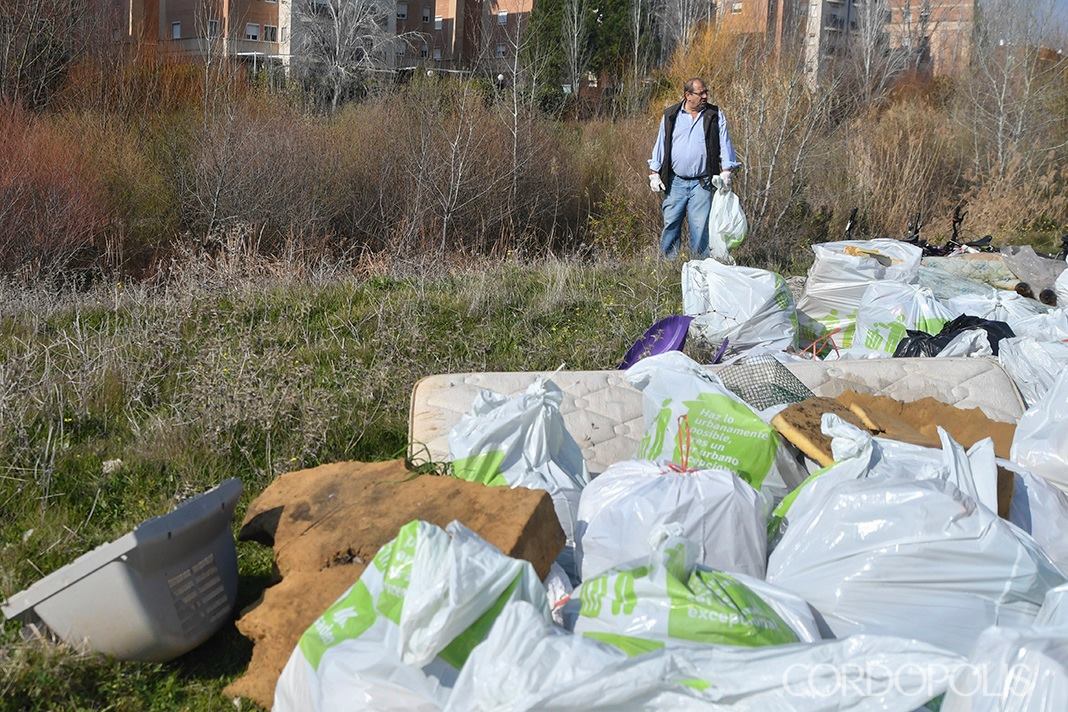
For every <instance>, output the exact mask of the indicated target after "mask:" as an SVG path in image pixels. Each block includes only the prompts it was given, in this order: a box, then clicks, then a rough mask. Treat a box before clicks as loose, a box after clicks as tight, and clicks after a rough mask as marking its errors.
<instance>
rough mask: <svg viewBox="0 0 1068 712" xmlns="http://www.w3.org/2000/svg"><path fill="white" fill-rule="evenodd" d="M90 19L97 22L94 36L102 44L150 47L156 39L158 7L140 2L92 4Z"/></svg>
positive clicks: (118, 0) (101, 1) (122, 0)
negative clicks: (96, 19) (95, 18)
mask: <svg viewBox="0 0 1068 712" xmlns="http://www.w3.org/2000/svg"><path fill="white" fill-rule="evenodd" d="M89 8H90V11H91V12H92V13H93V15H94V16H95V17H97V18H99V19H100V23H99V24H98V27H97V30H98V31H99V33H98V34H97V35H96V37H98V38H99V39H100V40H101V41H103V42H120V43H123V44H142V45H154V44H156V41H157V39H158V32H157V27H158V25H159V6H158V4H157V3H155V2H142V1H141V0H92V2H91V4H90V5H89Z"/></svg>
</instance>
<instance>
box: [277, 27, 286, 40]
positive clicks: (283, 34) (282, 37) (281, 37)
mask: <svg viewBox="0 0 1068 712" xmlns="http://www.w3.org/2000/svg"><path fill="white" fill-rule="evenodd" d="M278 39H279V40H281V41H282V42H285V41H286V28H284V27H283V28H282V29H281V31H280V32H279V33H278Z"/></svg>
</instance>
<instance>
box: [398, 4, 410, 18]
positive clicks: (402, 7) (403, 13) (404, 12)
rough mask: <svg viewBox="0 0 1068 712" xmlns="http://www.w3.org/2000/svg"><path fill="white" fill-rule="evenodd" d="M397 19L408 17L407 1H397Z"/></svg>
mask: <svg viewBox="0 0 1068 712" xmlns="http://www.w3.org/2000/svg"><path fill="white" fill-rule="evenodd" d="M397 19H398V20H407V19H408V3H406V2H399V3H397Z"/></svg>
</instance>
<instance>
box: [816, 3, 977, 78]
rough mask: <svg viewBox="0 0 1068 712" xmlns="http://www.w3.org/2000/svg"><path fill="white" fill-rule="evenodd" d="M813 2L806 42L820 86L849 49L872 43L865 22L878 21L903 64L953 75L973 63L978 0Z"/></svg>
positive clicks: (927, 71) (925, 71) (939, 73)
mask: <svg viewBox="0 0 1068 712" xmlns="http://www.w3.org/2000/svg"><path fill="white" fill-rule="evenodd" d="M876 2H877V0H809V2H808V3H807V8H806V13H805V17H804V35H803V41H802V47H803V56H804V61H805V69H806V72H807V73H808V76H809V80H810V81H811V82H813V83H818V82H819V81H820V80H821V79H822V78H823V76H824V75H825V73H826V72H827V71H828V70H829V69H830V68H831V67H833V66H834V64H835V61H836V60H837V59H839V58H841V57H842V56H843V55H844V54H845V53H846V52H847V51H848V49H849V47H850V44H851V43H855V42H857V41H861V40H864V41H870V40H871V34H870V33H871V30H868V32H867V33H865V32H860V33H859V36H858V29H861V28H862V27H863V26H864V25H865V23H878V26H879V27H878V32H880V33H882V34H883V35H884V38H880V41H885V42H886V48H887V49H886V51H888V52H901V53H903V54H904V55H905V59H904V60H903V61H902V64H903V66H907V67H911V68H912V69H914V70H919V71H921V72H924V73H926V74H928V75H933V76H952V75H956V74H959V73H960V72H961V71H963V70H964V69H965V68H966V67H967V66H968V62H969V61H970V56H971V49H972V45H973V44H974V37H973V31H974V27H975V19H976V2H977V0H883V2H879V3H878V4H874V3H876Z"/></svg>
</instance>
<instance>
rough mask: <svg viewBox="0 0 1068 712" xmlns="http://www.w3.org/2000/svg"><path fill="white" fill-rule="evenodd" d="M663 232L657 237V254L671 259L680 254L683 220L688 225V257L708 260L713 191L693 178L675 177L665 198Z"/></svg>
mask: <svg viewBox="0 0 1068 712" xmlns="http://www.w3.org/2000/svg"><path fill="white" fill-rule="evenodd" d="M662 207H663V210H664V232H663V234H661V236H660V251H661V252H662V253H664V256H665V257H668V258H674V257H675V255H677V254H678V252H679V240H680V236H681V234H682V218H683V217H685V218H686V222H688V223H689V225H690V257H693V258H698V259H704V258H705V257H708V214H709V212H710V211H711V210H712V191H710V190H706V189H705V188H702V187H701V181H700V180H698V179H696V178H691V179H685V178H679V177H678V176H675V177H673V178H672V179H671V188H670V189H669V190H668V192H667V195H665V196H664V204H663V206H662Z"/></svg>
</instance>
